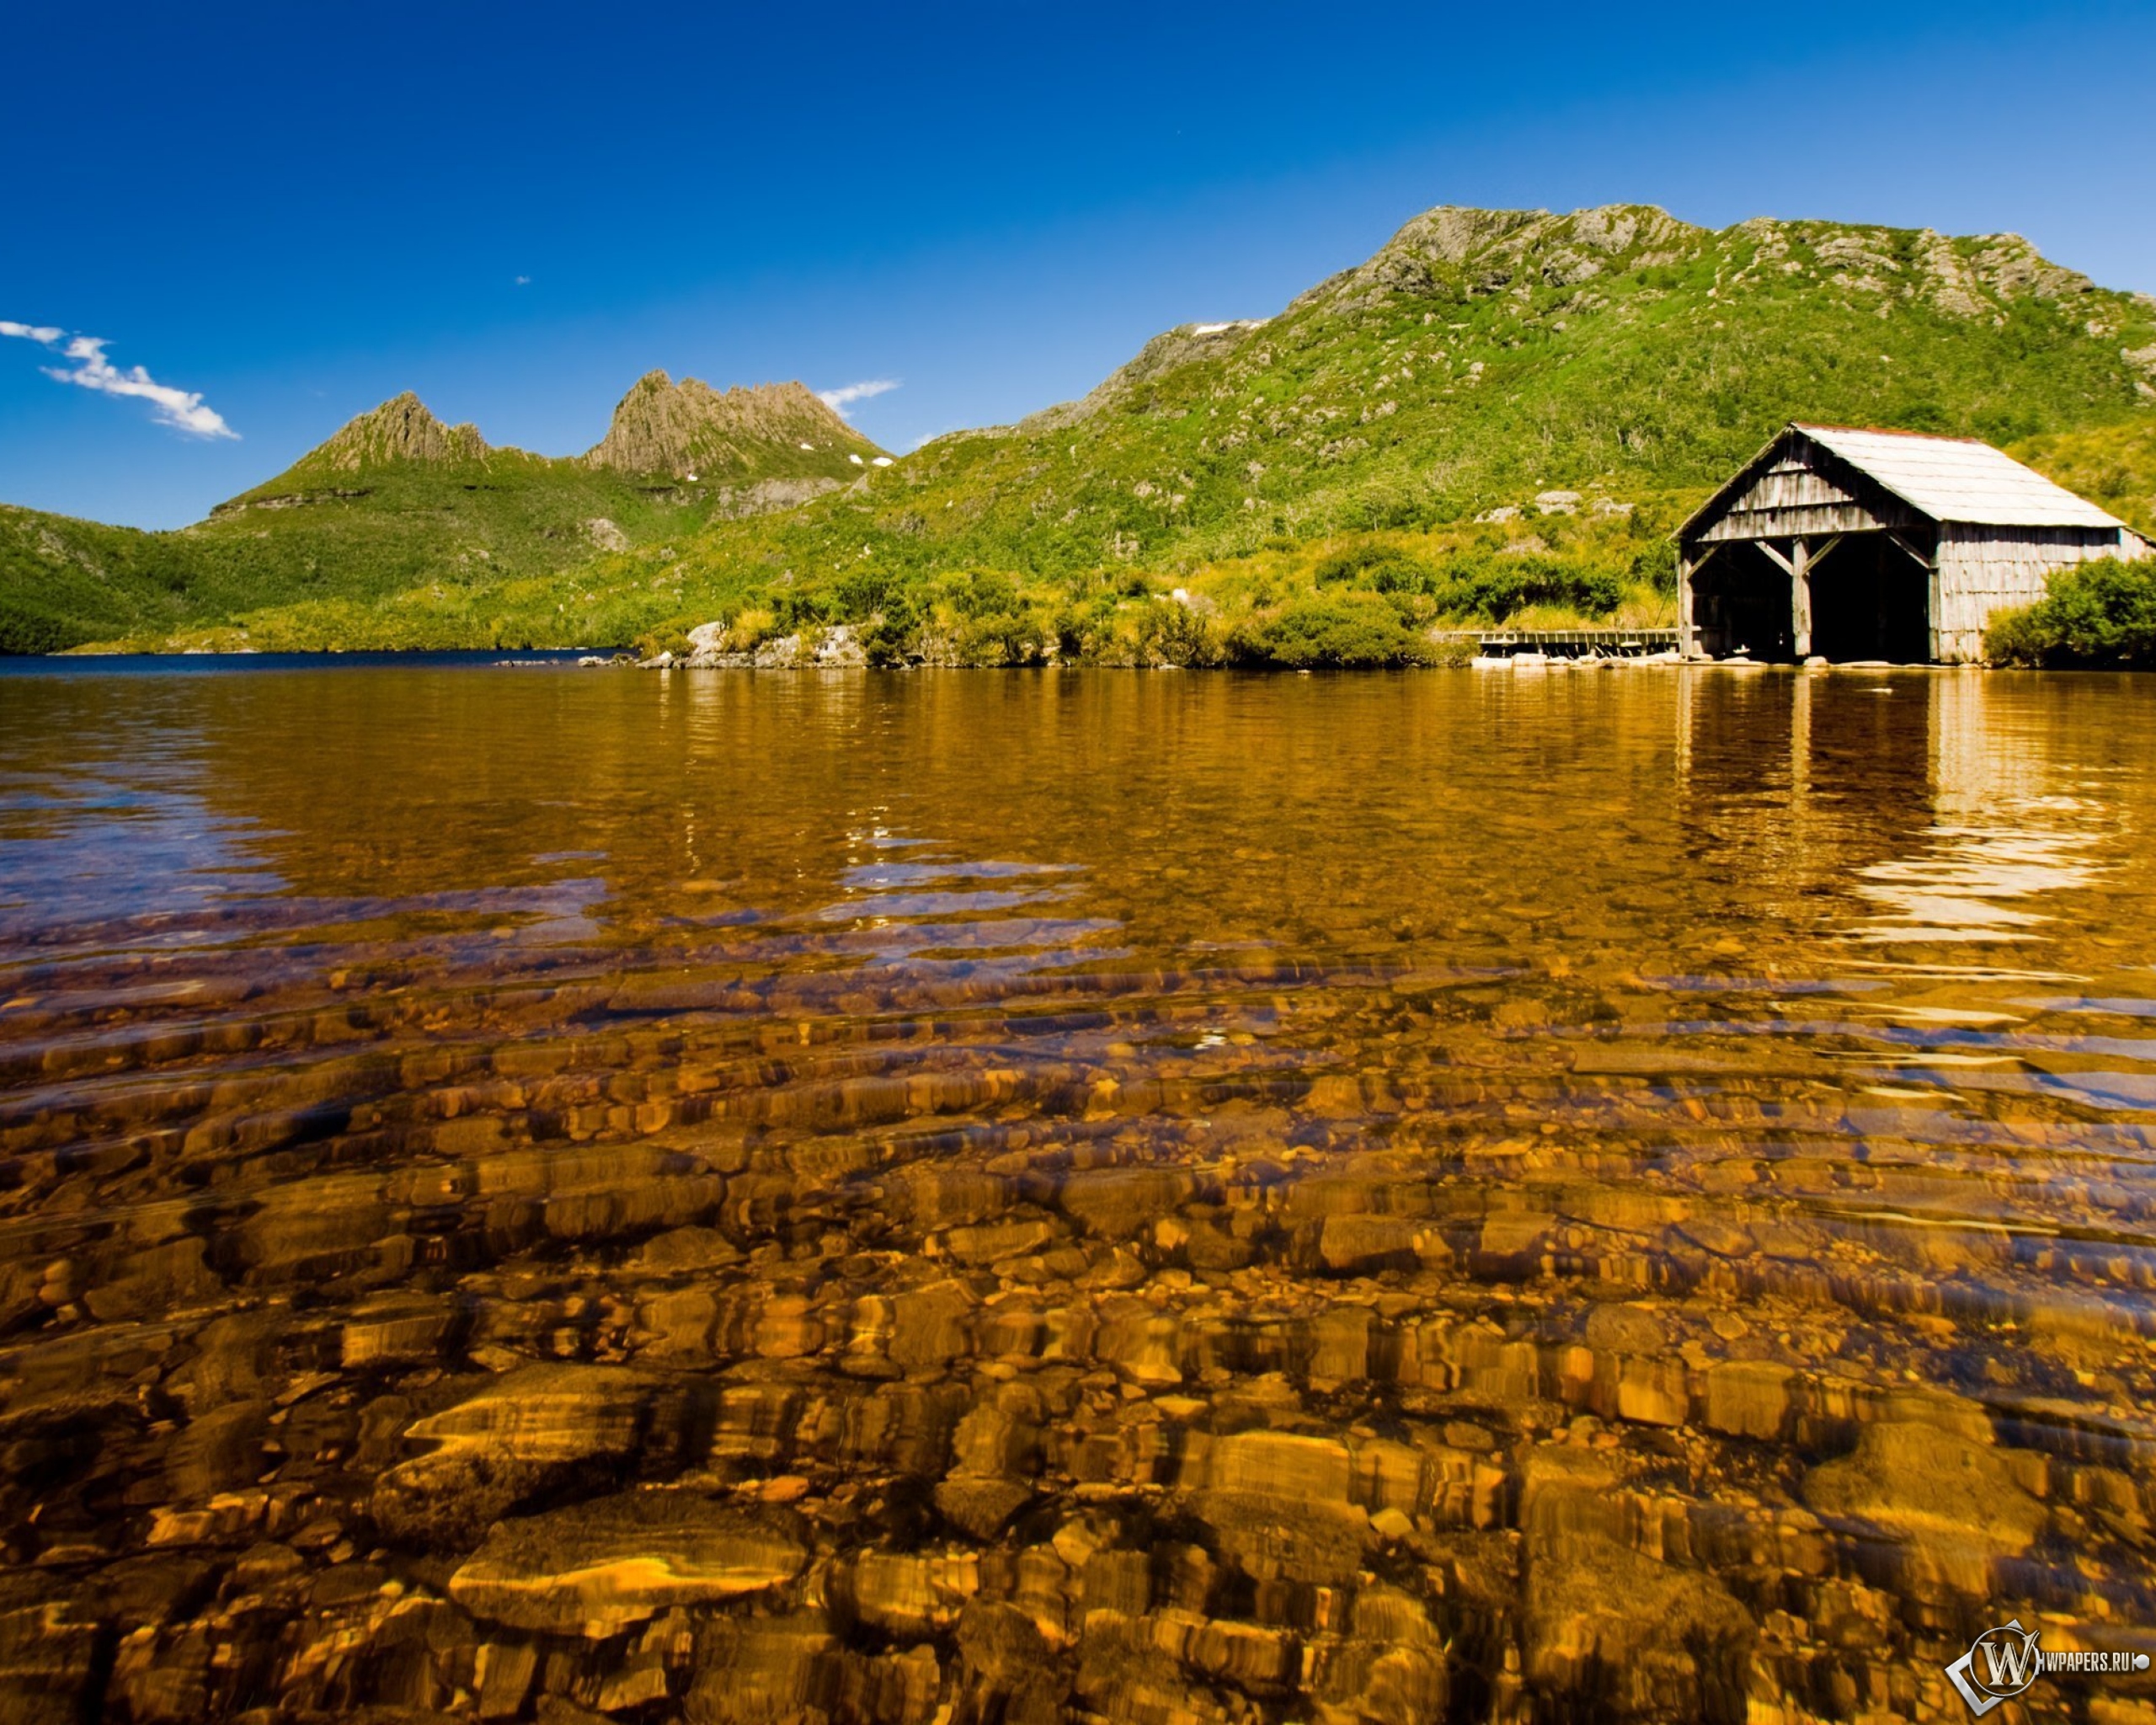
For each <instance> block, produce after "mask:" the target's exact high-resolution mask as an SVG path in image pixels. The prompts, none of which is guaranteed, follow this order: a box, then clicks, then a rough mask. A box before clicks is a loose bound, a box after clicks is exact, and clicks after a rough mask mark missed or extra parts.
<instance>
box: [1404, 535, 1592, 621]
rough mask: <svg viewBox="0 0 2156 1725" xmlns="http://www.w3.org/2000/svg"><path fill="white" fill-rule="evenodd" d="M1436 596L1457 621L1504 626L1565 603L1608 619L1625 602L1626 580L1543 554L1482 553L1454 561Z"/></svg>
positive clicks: (1443, 576) (1440, 608)
mask: <svg viewBox="0 0 2156 1725" xmlns="http://www.w3.org/2000/svg"><path fill="white" fill-rule="evenodd" d="M1432 596H1433V597H1434V598H1435V599H1436V601H1438V610H1439V611H1442V612H1444V613H1446V614H1448V615H1449V616H1453V617H1484V618H1486V619H1488V620H1489V621H1490V622H1493V623H1501V622H1504V621H1505V619H1506V618H1507V617H1510V616H1512V615H1513V612H1515V611H1524V610H1525V609H1526V608H1527V607H1528V606H1530V605H1564V606H1571V607H1572V609H1573V610H1574V611H1579V612H1581V613H1582V614H1583V615H1585V616H1588V617H1608V616H1609V614H1610V612H1612V611H1614V610H1616V609H1617V607H1618V606H1620V605H1621V604H1623V603H1624V601H1625V582H1624V579H1623V578H1622V577H1621V576H1620V575H1618V574H1615V573H1614V572H1613V571H1611V570H1609V569H1592V568H1589V567H1588V566H1587V565H1585V564H1582V563H1573V562H1571V561H1569V560H1567V559H1566V558H1556V557H1549V556H1545V555H1544V554H1542V553H1539V552H1529V553H1494V554H1493V553H1476V554H1471V555H1469V556H1465V557H1460V558H1454V559H1452V560H1451V561H1450V562H1449V563H1447V564H1446V565H1445V568H1444V573H1443V574H1442V575H1441V576H1440V577H1439V579H1438V583H1437V585H1435V587H1434V588H1433V590H1432Z"/></svg>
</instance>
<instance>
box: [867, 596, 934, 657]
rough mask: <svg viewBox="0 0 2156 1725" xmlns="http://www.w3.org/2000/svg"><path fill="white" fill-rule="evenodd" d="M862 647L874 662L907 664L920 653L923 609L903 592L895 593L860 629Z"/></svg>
mask: <svg viewBox="0 0 2156 1725" xmlns="http://www.w3.org/2000/svg"><path fill="white" fill-rule="evenodd" d="M861 650H862V652H863V653H865V654H867V655H868V662H869V663H870V664H871V665H905V664H907V663H908V662H910V660H915V659H917V658H919V657H920V656H921V612H920V611H919V610H918V609H917V608H916V607H915V605H914V602H913V601H911V600H910V599H908V598H906V597H905V595H903V594H894V595H891V596H890V597H889V598H888V599H886V600H885V601H883V606H882V607H881V608H880V609H879V610H877V611H873V612H872V613H871V614H870V616H869V617H868V619H867V622H864V623H863V624H862V628H861Z"/></svg>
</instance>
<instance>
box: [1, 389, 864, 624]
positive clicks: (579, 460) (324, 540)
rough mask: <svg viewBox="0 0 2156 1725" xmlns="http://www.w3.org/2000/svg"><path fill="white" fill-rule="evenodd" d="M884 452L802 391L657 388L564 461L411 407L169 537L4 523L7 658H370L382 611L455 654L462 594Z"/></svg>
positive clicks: (696, 526)
mask: <svg viewBox="0 0 2156 1725" xmlns="http://www.w3.org/2000/svg"><path fill="white" fill-rule="evenodd" d="M879 453H880V452H879V451H878V450H877V449H876V447H875V446H874V445H873V444H871V443H869V442H868V441H867V440H866V439H864V438H862V437H861V436H860V435H857V433H856V432H855V431H854V430H852V429H851V427H850V426H848V425H846V423H845V422H844V421H843V420H842V419H840V418H839V417H838V416H837V415H836V414H834V413H833V412H832V411H831V410H830V409H829V408H827V407H825V405H824V403H822V402H820V401H819V400H817V398H815V397H814V395H812V394H810V393H809V391H807V390H806V389H803V387H801V386H800V385H798V384H779V385H771V386H766V387H761V388H758V389H751V390H731V391H728V392H726V393H723V394H721V393H718V392H717V391H714V390H712V389H710V388H708V387H707V386H705V385H704V384H702V383H700V382H696V380H694V379H690V380H687V381H686V382H683V383H680V384H679V385H676V384H675V383H674V382H672V381H671V380H670V379H669V378H668V377H666V375H665V374H664V372H654V373H653V374H652V375H651V376H649V377H645V378H643V380H641V381H640V382H638V384H637V385H636V386H635V387H633V388H632V389H631V390H630V392H629V393H628V394H627V396H626V397H624V398H623V399H622V403H621V405H620V406H619V407H617V408H616V409H615V413H614V418H613V423H612V425H611V427H610V428H609V430H608V432H607V435H606V438H605V439H603V440H602V441H600V443H599V444H598V445H597V446H595V448H593V449H592V450H591V451H590V452H589V453H588V454H586V455H584V456H581V457H571V458H566V459H553V458H550V457H545V456H537V455H531V454H529V453H527V452H526V451H523V450H519V449H506V448H494V447H492V446H489V445H488V443H487V441H485V439H484V438H483V437H482V436H481V435H479V433H478V430H477V429H476V428H474V427H472V426H470V425H456V426H449V425H443V424H442V423H441V422H440V420H439V419H436V418H435V416H434V415H433V414H430V413H429V412H428V411H427V409H426V408H425V407H424V405H423V404H422V403H420V402H419V399H418V398H417V397H415V396H412V395H409V394H406V395H402V396H399V397H398V398H396V399H395V400H393V401H389V402H386V403H383V404H382V406H381V407H379V408H376V409H374V410H373V411H371V412H370V413H366V414H361V415H360V417H359V418H358V419H355V420H353V421H352V422H351V423H350V425H346V426H345V427H344V428H343V429H342V430H339V432H338V433H337V434H336V435H334V436H333V437H331V438H330V439H329V440H328V441H327V442H326V443H324V444H323V445H321V446H319V447H318V448H317V449H314V450H312V451H309V452H308V453H307V455H305V456H303V457H301V458H300V460H299V461H297V462H295V463H294V464H293V465H292V466H291V467H289V468H287V469H286V471H285V472H284V473H280V474H279V475H277V477H276V478H274V479H271V480H269V481H267V482H266V483H264V484H261V485H259V486H257V487H255V488H254V489H253V490H251V491H248V492H245V493H243V494H241V495H240V496H238V497H236V498H234V499H232V500H231V501H230V502H228V503H225V504H221V505H219V506H218V507H217V508H216V510H213V511H212V512H211V515H210V518H209V519H208V520H207V521H203V522H200V523H199V524H197V525H196V526H191V527H187V528H184V529H181V530H179V531H176V532H169V533H140V532H135V531H130V530H128V529H125V528H114V527H104V526H98V525H97V524H95V523H92V522H83V521H71V520H68V519H67V518H65V517H61V516H55V515H40V514H38V513H37V512H35V511H33V510H0V649H5V650H11V651H16V652H25V651H27V652H42V651H51V650H54V649H59V648H63V647H67V646H73V645H77V644H82V643H85V642H89V641H109V640H114V639H120V638H125V639H130V640H136V641H149V642H155V641H157V640H160V639H162V638H164V637H166V636H168V635H170V634H172V633H174V632H176V631H179V632H188V633H194V632H200V631H204V630H211V631H232V630H235V629H237V628H239V627H242V625H241V624H240V622H239V620H240V619H241V618H242V617H244V616H245V615H247V614H248V613H251V612H254V611H277V612H278V613H279V614H280V616H281V617H285V618H286V619H287V622H286V624H285V628H286V629H287V630H288V631H289V630H290V629H291V628H296V627H300V626H301V623H302V620H303V619H304V620H311V621H310V622H309V626H310V627H312V628H314V629H316V630H318V631H329V632H331V633H328V634H327V635H326V636H324V637H323V638H321V639H319V640H318V641H315V642H314V643H313V644H323V645H332V644H334V645H337V646H356V645H364V644H366V643H367V641H368V639H369V638H370V632H371V629H372V628H373V627H374V625H372V624H371V622H369V621H368V620H369V619H371V618H373V617H377V616H380V617H393V618H395V619H397V620H398V623H397V627H398V631H399V633H400V638H402V639H403V640H404V641H405V642H406V643H408V644H417V645H428V646H437V645H439V646H460V645H465V644H470V643H471V642H472V641H473V640H474V639H475V636H474V635H473V633H472V630H471V628H469V627H468V625H467V623H466V622H464V621H463V619H462V616H461V613H460V610H459V606H458V601H459V600H460V599H461V598H462V595H464V594H466V593H467V591H468V590H475V589H488V588H492V587H494V586H496V585H499V584H500V583H502V582H504V581H517V580H530V579H535V578H541V577H546V576H552V575H555V574H559V573H561V572H563V571H566V570H569V569H574V568H576V567H579V566H580V565H582V564H584V563H589V562H590V560H591V559H592V558H594V557H595V556H597V555H600V553H606V552H611V551H620V550H623V549H626V548H627V547H632V546H635V545H639V544H644V543H647V542H652V541H654V540H659V539H664V538H665V537H669V536H678V535H680V534H684V533H690V532H694V531H698V530H700V529H702V528H704V527H707V526H709V525H710V524H712V522H714V521H723V520H727V519H730V518H734V517H738V516H740V515H749V514H752V513H755V511H757V510H763V509H770V508H782V507H790V506H792V505H797V504H798V503H800V502H802V501H803V500H804V499H807V498H809V497H812V496H814V495H815V494H817V493H819V491H823V490H827V489H832V488H834V487H835V486H837V485H839V484H841V483H845V482H846V480H848V479H850V478H852V477H854V476H855V475H857V474H858V473H861V472H862V471H863V470H864V467H865V465H866V463H867V462H870V461H873V460H874V459H876V458H877V457H878V455H879ZM437 612H439V613H440V616H439V617H436V616H435V614H436V613H437Z"/></svg>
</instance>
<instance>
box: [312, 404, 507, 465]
mask: <svg viewBox="0 0 2156 1725" xmlns="http://www.w3.org/2000/svg"><path fill="white" fill-rule="evenodd" d="M493 452H494V451H493V450H492V448H491V447H490V446H488V442H487V440H486V439H485V438H483V437H482V436H481V435H479V429H478V426H476V425H443V424H442V422H441V421H440V419H436V418H435V416H434V414H432V413H430V412H429V411H428V409H427V405H426V403H424V402H423V401H421V400H420V399H419V397H418V396H416V395H414V393H412V392H411V391H410V390H406V391H405V392H404V393H403V394H402V395H399V396H395V397H392V398H391V399H389V400H388V401H386V402H384V403H382V405H381V406H380V407H378V408H376V409H372V410H371V412H368V413H364V414H360V416H359V418H357V419H354V420H353V421H351V423H350V424H349V425H346V426H345V427H344V429H343V430H340V431H339V432H338V433H337V435H335V436H334V437H332V438H330V439H329V441H328V442H326V443H323V444H321V445H319V446H318V447H316V448H315V449H314V450H313V451H311V452H310V453H309V454H308V455H307V457H304V458H303V459H304V462H305V463H306V464H308V465H319V466H322V467H330V468H334V470H336V471H337V472H339V473H358V472H360V470H361V469H362V468H365V467H376V466H379V465H381V464H382V463H383V462H478V461H484V460H485V459H486V458H487V457H488V456H489V455H490V454H492V453H493Z"/></svg>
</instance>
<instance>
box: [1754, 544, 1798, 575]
mask: <svg viewBox="0 0 2156 1725" xmlns="http://www.w3.org/2000/svg"><path fill="white" fill-rule="evenodd" d="M1753 544H1754V545H1756V546H1758V547H1759V549H1760V550H1762V551H1764V552H1765V553H1767V558H1768V561H1769V562H1770V563H1773V564H1774V567H1775V568H1776V569H1780V571H1781V572H1782V573H1783V574H1785V575H1789V576H1791V577H1794V576H1795V575H1796V564H1795V563H1791V562H1790V560H1789V559H1788V558H1786V557H1785V556H1783V555H1782V554H1781V553H1780V552H1779V551H1777V550H1775V549H1774V542H1773V541H1772V540H1769V539H1754V540H1753Z"/></svg>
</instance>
